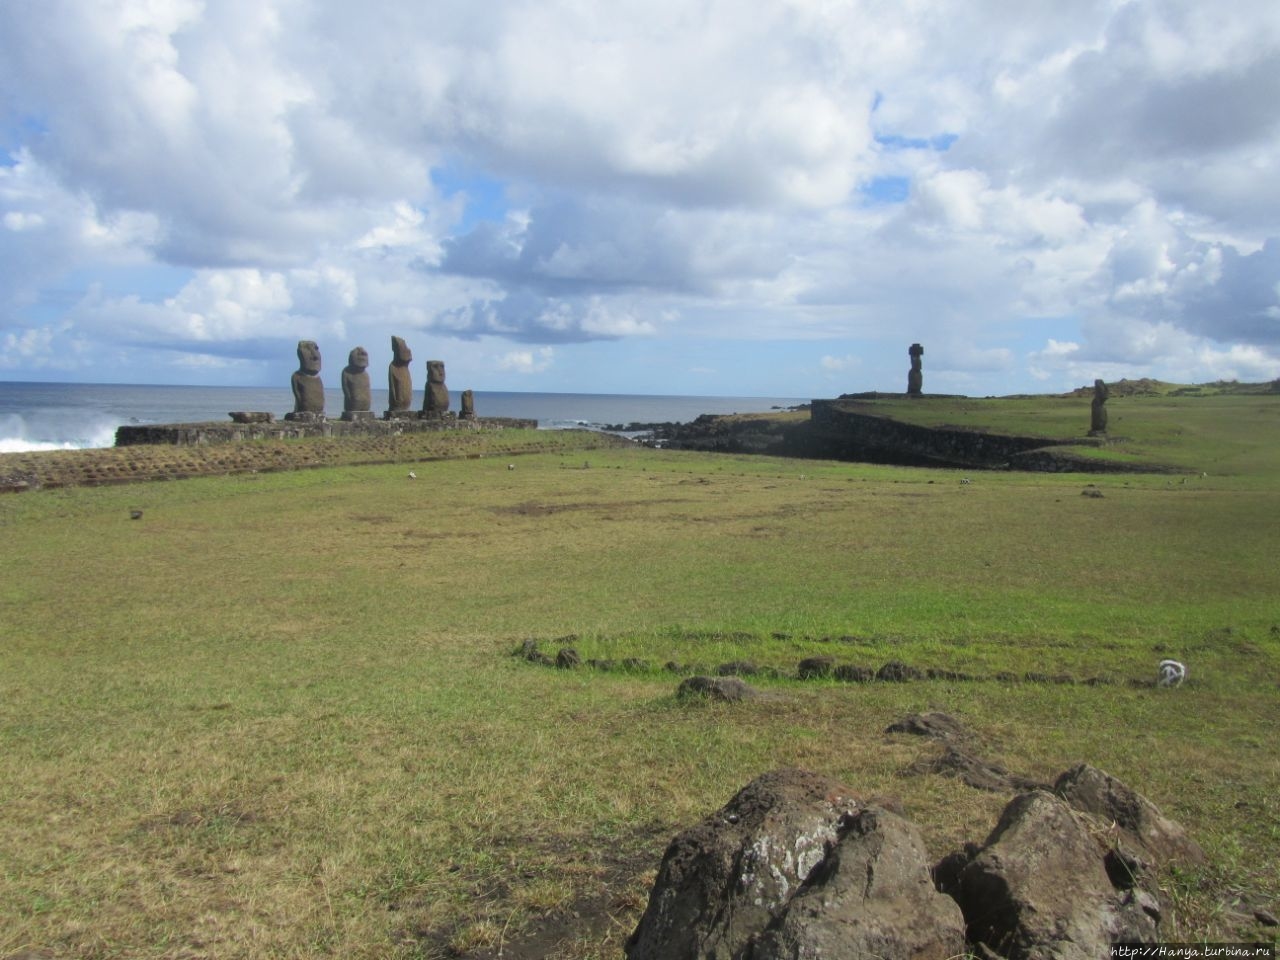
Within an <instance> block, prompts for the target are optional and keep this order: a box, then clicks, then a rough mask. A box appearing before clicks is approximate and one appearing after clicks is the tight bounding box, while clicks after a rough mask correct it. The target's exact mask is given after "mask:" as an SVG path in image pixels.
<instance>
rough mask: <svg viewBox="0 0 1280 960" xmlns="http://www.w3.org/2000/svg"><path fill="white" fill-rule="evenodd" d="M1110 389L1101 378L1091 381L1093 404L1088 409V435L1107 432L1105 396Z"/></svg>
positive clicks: (1109, 392) (1107, 395)
mask: <svg viewBox="0 0 1280 960" xmlns="http://www.w3.org/2000/svg"><path fill="white" fill-rule="evenodd" d="M1109 396H1111V391H1110V390H1108V389H1107V385H1106V384H1105V383H1103V382H1102V381H1101V380H1095V381H1093V404H1092V407H1091V409H1090V413H1091V417H1090V420H1089V436H1091V437H1096V436H1100V435H1102V434H1105V433H1106V432H1107V398H1108V397H1109Z"/></svg>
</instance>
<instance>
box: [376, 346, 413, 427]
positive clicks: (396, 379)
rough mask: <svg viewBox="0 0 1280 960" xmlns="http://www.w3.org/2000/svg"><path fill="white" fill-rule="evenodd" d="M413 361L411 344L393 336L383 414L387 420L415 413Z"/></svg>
mask: <svg viewBox="0 0 1280 960" xmlns="http://www.w3.org/2000/svg"><path fill="white" fill-rule="evenodd" d="M412 362H413V351H412V350H410V349H409V345H408V344H407V343H405V342H404V341H403V340H402V339H401V338H400V337H392V338H391V365H390V366H389V367H387V397H388V403H387V412H386V413H385V414H384V415H383V416H384V417H385V418H386V419H387V420H393V419H395V418H396V417H408V416H412V415H413V413H412V408H413V373H412V372H411V371H410V369H409V364H411V363H412Z"/></svg>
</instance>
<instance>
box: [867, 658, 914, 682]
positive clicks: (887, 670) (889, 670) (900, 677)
mask: <svg viewBox="0 0 1280 960" xmlns="http://www.w3.org/2000/svg"><path fill="white" fill-rule="evenodd" d="M922 676H923V674H922V673H921V672H920V671H919V670H918V669H916V668H915V667H910V666H907V664H905V663H903V662H902V661H900V660H890V661H889V662H888V663H886V664H885V665H884V666H882V667H881V668H880V669H879V670H877V671H876V679H877V680H884V681H887V682H889V683H905V682H906V681H907V680H919V679H920V678H921V677H922Z"/></svg>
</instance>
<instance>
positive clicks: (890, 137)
mask: <svg viewBox="0 0 1280 960" xmlns="http://www.w3.org/2000/svg"><path fill="white" fill-rule="evenodd" d="M959 139H960V136H959V134H955V133H938V134H935V135H934V136H932V137H903V136H900V135H898V134H896V133H878V134H876V143H878V144H880V146H882V147H884V148H885V149H886V150H889V151H896V150H933V151H935V152H937V153H946V152H947V151H948V150H950V149H951V145H952V144H953V143H955V142H956V141H957V140H959Z"/></svg>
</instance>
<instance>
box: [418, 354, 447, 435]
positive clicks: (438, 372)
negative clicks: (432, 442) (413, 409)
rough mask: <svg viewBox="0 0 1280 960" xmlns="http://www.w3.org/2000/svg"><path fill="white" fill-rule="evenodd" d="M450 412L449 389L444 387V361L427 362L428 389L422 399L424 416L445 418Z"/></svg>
mask: <svg viewBox="0 0 1280 960" xmlns="http://www.w3.org/2000/svg"><path fill="white" fill-rule="evenodd" d="M448 410H449V388H448V387H446V386H445V385H444V361H443V360H428V361H427V389H426V390H425V391H424V395H423V397H422V416H423V417H424V418H426V419H429V420H431V419H436V418H438V417H443V416H444V415H445V414H446V413H447V412H448Z"/></svg>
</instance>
